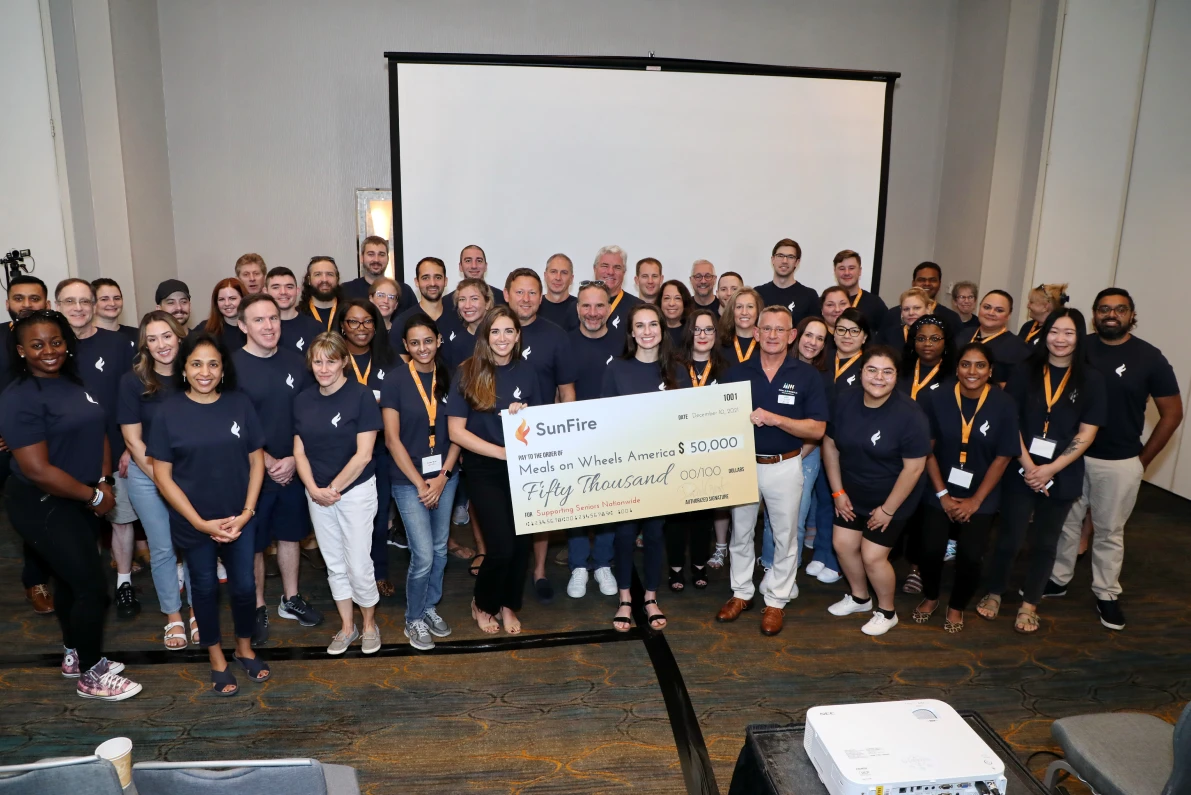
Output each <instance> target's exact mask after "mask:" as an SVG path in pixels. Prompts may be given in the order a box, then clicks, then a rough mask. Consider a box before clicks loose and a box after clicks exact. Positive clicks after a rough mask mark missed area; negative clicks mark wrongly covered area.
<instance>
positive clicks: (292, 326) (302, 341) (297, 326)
mask: <svg viewBox="0 0 1191 795" xmlns="http://www.w3.org/2000/svg"><path fill="white" fill-rule="evenodd" d="M326 330H327V329H326V328H325V327H324V326H323V324H322V323H319V322H318V321H317V320H315V319H314V318H312V317H311V316H310V315H308V314H306V313H305V312H299V313H298V315H297V317H295V318H293V319H292V320H283V321H281V341H280V342H279V343H278V347H280V348H284V349H285V350H289V351H295V352H297V353H298V354H300V355H302V356H305V355H306V349H307V348H309V347H310V343H312V342H314V338H315V337H317V336H318V335H319V334H322V333H323V332H324V331H326ZM241 347H243V346H241ZM266 480H267V478H266Z"/></svg>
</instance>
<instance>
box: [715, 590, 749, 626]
mask: <svg viewBox="0 0 1191 795" xmlns="http://www.w3.org/2000/svg"><path fill="white" fill-rule="evenodd" d="M752 606H753V600H752V599H750V600H748V601H747V602H746V601H744V600H743V599H737V598H736V597H735V596H733V597H732V598H731V599H729V600H728V601H727V602H725V603H724V606H723V607H721V608H720V612H719V614H718V615H716V617H715V620H716V621H720V622H728V621H735V620H736V619H738V618H740V614H741V613H743V612H744V611H745V610H748V609H749V608H751V607H752Z"/></svg>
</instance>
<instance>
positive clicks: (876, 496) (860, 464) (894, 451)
mask: <svg viewBox="0 0 1191 795" xmlns="http://www.w3.org/2000/svg"><path fill="white" fill-rule="evenodd" d="M864 394H865V393H864V389H844V390H842V391H840V393H839V394H838V395H837V397H836V399H835V406H834V407H833V409H832V414H831V421H830V422H829V423H828V425H827V435H828V436H830V437H831V439H832V441H834V442H835V446H836V448H838V449H839V467H840V474H841V477H842V479H843V485H844V491H846V492H848V497H849V498H850V499H851V500H852V507H853V508H855V509H856V511H857V512H858V513H861V514H871V513H872V512H873V511H875V510H876V509H877V508H878V507H880V506H881V505H882V504H883V503H884V502H885V500H886V499H887V498H888V497H889V493H890V492H891V491H893V485H894V484H895V483H897V479H898V477H899V476H900V475H901V473H902V459H903V458H925V457H926V456H928V455H930V424H929V423H928V422H927V419H926V415H925V414H924V413H923V412H922V409H921V408H919V407H918V404H917V403H915V402H914V401H912V400H910V397H909V395H903V394H902V393H901V392H898V391H897V390H894V391H893V393H892V394H890V395H889V398H888V399H887V400H886V401H885V402H884V403H882V404H881V405H880V406H878V407H877V408H869V407H868V406H865V405H864ZM922 486H923V480H922V478H919V479H918V484H917V485H916V486H915V487H914V490H913V491H912V492H910V496H908V497H907V498H906V499H905V501H904V502H902V504H901V506H900V507H899V508H898V509H897V511H896V512H895V513H894V518H895V519H905V518H907V517H908V516H909V515H910V514H912V513H913V512H914V510H915V509H916V508H917V507H918V500H919V499H920V497H921V495H922Z"/></svg>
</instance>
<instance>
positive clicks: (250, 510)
mask: <svg viewBox="0 0 1191 795" xmlns="http://www.w3.org/2000/svg"><path fill="white" fill-rule="evenodd" d="M244 511H248V512H249V513H250V514H252V515H253V516H256V511H255V510H253V509H252V508H248V507H245V508H244V510H243V511H240V513H244Z"/></svg>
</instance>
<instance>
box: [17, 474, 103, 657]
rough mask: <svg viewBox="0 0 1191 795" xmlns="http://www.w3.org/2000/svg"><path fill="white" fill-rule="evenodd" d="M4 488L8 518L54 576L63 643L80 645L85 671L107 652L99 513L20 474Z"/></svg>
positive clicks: (55, 603)
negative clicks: (53, 492)
mask: <svg viewBox="0 0 1191 795" xmlns="http://www.w3.org/2000/svg"><path fill="white" fill-rule="evenodd" d="M6 490H7V492H8V518H9V521H11V522H12V526H13V527H14V528H16V531H17V533H19V534H20V536H21V538H23V539H24V540H25V543H26V544H28V545H29V546H30V547H32V549H33V551H34V552H35V553H37V555H38V556H39V557H40V559H41V560H44V561H45V563H46V565H47V566H48V567H49V570H50V574H51V576H52V577H53V580H54V613H55V615H57V616H58V623H59V624H60V625H61V627H62V645H63V646H65V647H66V648H68V649H76V650H77V651H78V655H79V670H80V671H86V670H87V669H88V668H91V667H92V666H93V665H95V663H97V662H99V660H100V658H101V657H102V656H103V620H104V616H105V615H106V613H107V607H108V602H109V598H108V592H107V585H106V582H105V580H104V575H103V567H102V566H101V565H100V559H99V550H98V549H97V547H96V544H95V539H96V537H97V532H96V531H97V530H98V525H99V517H97V516H96V515H95V514H94V513H92V512H91V510H90V508H89V507H88V506H87V505H85V504H84V503H81V502H75V501H74V500H65V499H62V498H60V497H51V496H48V495H47V494H46V493H45V492H43V491H42V490H41V489H39V488H37V487H36V486H33V485H30V484H28V483H26V482H24V481H22V480H20V479H19V478H10V479H9V481H8V483H7V484H6Z"/></svg>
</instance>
